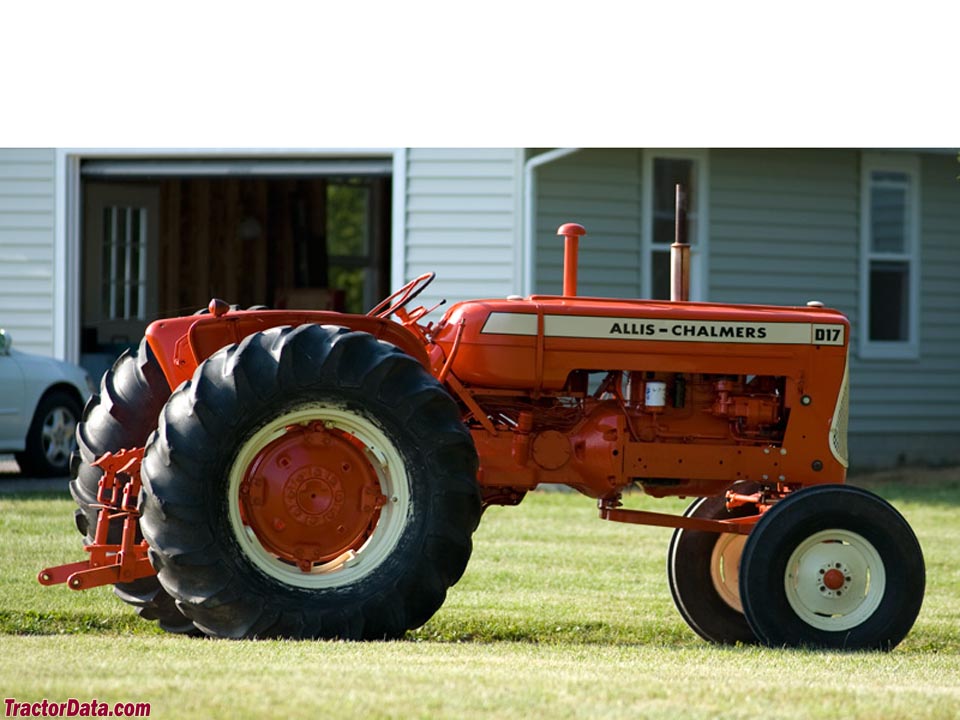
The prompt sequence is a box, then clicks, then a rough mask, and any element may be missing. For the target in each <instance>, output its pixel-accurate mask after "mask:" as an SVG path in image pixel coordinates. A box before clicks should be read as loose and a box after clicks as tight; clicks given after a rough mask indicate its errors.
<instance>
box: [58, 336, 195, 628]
mask: <svg viewBox="0 0 960 720" xmlns="http://www.w3.org/2000/svg"><path fill="white" fill-rule="evenodd" d="M169 396H170V387H169V386H168V385H167V380H166V378H165V377H164V375H163V372H162V371H161V369H160V365H159V363H157V360H156V358H154V356H153V351H152V350H150V346H149V345H148V344H147V341H146V339H144V340H142V341H141V342H140V348H139V350H138V351H137V352H130V351H127V352H125V353H124V354H123V355H121V356H120V357H119V358H118V359H117V361H116V362H115V363H114V365H113V368H111V369H110V370H108V371H107V372H106V373H105V374H104V376H103V379H102V380H101V383H100V394H99V395H94V396H93V397H91V398H90V400H89V401H88V402H87V406H86V407H85V408H84V410H83V420H82V422H81V423H80V425H79V426H78V427H77V445H78V454H77V455H75V456H74V457H73V458H72V461H71V474H72V476H73V479H72V480H71V481H70V494H71V495H73V499H74V500H76V502H77V505H78V506H79V507H78V509H77V510H76V511H75V515H76V517H75V521H76V525H77V530H79V531H80V533H81V534H82V535H83V536H84V544H90V543H92V542H93V534H94V531H95V530H96V527H97V515H98V512H99V510H98V508H96V507H94V506H95V505H96V504H97V486H98V484H99V482H100V478H101V477H102V476H103V471H101V470H100V468H96V467H93V465H92V464H91V463H93V461H94V460H96V459H97V458H98V457H99V456H101V455H103V454H104V453H107V452H116V451H118V450H123V449H128V448H134V447H143V446H144V445H145V444H146V442H147V437H148V436H149V435H150V433H151V432H152V431H153V430H154V428H156V425H157V417H158V416H159V415H160V410H161V409H162V408H163V404H164V403H165V402H166V400H167V398H168V397H169ZM122 530H123V521H122V520H121V519H119V518H117V519H115V520H113V521H112V522H111V523H110V530H109V532H108V534H107V540H108V542H111V543H119V542H120V536H121V532H122ZM138 539H139V538H138ZM114 593H115V594H116V595H117V597H119V598H120V599H121V600H123V601H124V602H125V603H128V604H129V605H133V606H134V607H135V608H136V611H137V614H138V615H139V616H140V617H142V618H143V619H144V620H156V621H158V622H159V624H160V627H162V628H163V629H164V630H167V631H168V632H172V633H193V632H196V628H195V627H194V626H193V623H192V622H190V620H188V619H187V618H186V617H184V616H183V614H182V613H181V612H180V611H179V610H177V608H176V606H175V605H174V603H173V599H172V598H171V597H170V596H168V595H167V594H166V592H164V590H163V588H161V587H160V582H159V581H158V580H157V578H156V576H149V577H144V578H140V579H138V580H135V581H134V582H130V583H117V584H116V585H115V586H114Z"/></svg>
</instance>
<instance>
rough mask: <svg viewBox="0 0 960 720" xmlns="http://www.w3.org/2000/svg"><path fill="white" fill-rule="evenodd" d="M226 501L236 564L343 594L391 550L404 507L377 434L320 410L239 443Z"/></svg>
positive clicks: (303, 411)
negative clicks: (240, 559) (245, 562)
mask: <svg viewBox="0 0 960 720" xmlns="http://www.w3.org/2000/svg"><path fill="white" fill-rule="evenodd" d="M258 480H259V482H258ZM228 493H229V495H228V498H229V503H228V507H229V522H230V527H231V530H232V531H233V535H234V538H235V539H236V541H237V543H238V544H239V546H240V548H241V549H242V550H243V552H244V555H245V556H246V557H247V558H248V559H249V561H250V562H251V563H252V564H253V565H254V566H255V567H257V568H258V569H259V570H260V571H261V572H263V573H265V574H266V575H268V576H269V577H271V578H273V579H275V580H279V581H280V582H283V583H285V584H287V585H291V586H294V587H302V588H324V587H337V586H343V585H346V584H349V583H351V582H355V581H357V580H360V579H361V578H363V577H365V576H366V575H368V574H369V573H370V572H372V571H373V570H374V569H375V568H377V567H378V566H379V565H381V564H382V563H383V562H384V561H385V560H386V559H387V558H388V557H389V556H390V554H391V553H392V551H393V550H394V548H395V547H396V545H397V543H398V542H399V541H400V537H401V535H402V532H403V529H404V527H405V526H406V518H407V514H408V512H409V510H410V506H411V500H410V490H409V482H408V476H407V472H406V468H405V466H404V463H403V460H402V458H401V457H400V454H399V452H398V451H397V449H396V447H395V446H394V444H393V443H392V442H391V441H390V440H389V438H388V437H387V436H386V434H385V433H384V432H383V430H381V429H380V427H378V426H377V425H376V424H375V423H373V422H372V421H371V420H369V419H368V418H366V417H364V416H362V415H358V414H356V413H354V412H350V411H348V410H346V409H344V408H341V407H335V406H329V405H323V404H309V405H301V406H298V407H297V408H294V409H293V410H290V411H287V412H285V413H283V414H282V415H280V416H278V417H276V418H274V419H272V420H271V421H269V422H268V423H267V424H266V425H264V426H263V427H262V428H260V429H259V430H258V431H257V432H255V433H254V434H253V435H252V436H251V437H250V438H249V439H248V440H247V441H246V442H244V444H243V445H242V446H241V448H240V450H239V452H238V453H237V456H236V459H235V460H234V462H233V464H232V465H231V468H230V474H229V486H228Z"/></svg>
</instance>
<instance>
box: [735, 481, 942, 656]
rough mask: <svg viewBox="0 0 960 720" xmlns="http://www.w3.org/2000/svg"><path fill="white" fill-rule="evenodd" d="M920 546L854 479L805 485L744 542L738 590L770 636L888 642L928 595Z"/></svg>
mask: <svg viewBox="0 0 960 720" xmlns="http://www.w3.org/2000/svg"><path fill="white" fill-rule="evenodd" d="M925 582H926V574H925V570H924V562H923V552H922V551H921V549H920V544H919V543H918V542H917V538H916V536H915V535H914V534H913V530H911V528H910V526H909V525H908V524H907V521H906V520H904V518H903V516H902V515H900V513H898V512H897V511H896V510H895V509H894V508H893V506H891V505H890V504H889V503H887V502H886V501H885V500H883V499H882V498H879V497H877V496H876V495H874V494H872V493H869V492H867V491H866V490H861V489H860V488H855V487H851V486H849V485H821V486H816V487H810V488H806V489H803V490H799V491H797V492H795V493H793V494H792V495H790V496H788V497H787V498H786V499H784V500H782V501H780V502H779V503H777V504H776V505H774V506H773V507H772V508H771V509H770V510H768V511H767V512H766V513H765V514H764V516H763V518H761V519H760V520H759V521H758V522H757V526H756V527H755V528H754V530H753V532H752V533H751V534H750V536H749V539H748V540H747V544H746V546H745V547H744V550H743V558H742V560H741V569H740V596H741V598H742V600H743V607H744V612H745V614H746V617H747V620H748V622H749V623H750V626H751V627H752V628H753V630H754V632H755V633H756V634H757V636H758V637H759V638H760V639H761V640H762V641H763V642H764V643H765V644H767V645H770V646H774V647H782V646H791V647H815V648H833V649H839V650H890V649H892V648H894V647H895V646H896V645H897V644H898V643H899V642H900V641H901V640H903V638H904V637H905V636H906V634H907V633H908V632H909V631H910V628H911V627H912V626H913V623H914V621H915V620H916V618H917V614H918V613H919V612H920V606H921V605H922V604H923V594H924V585H925Z"/></svg>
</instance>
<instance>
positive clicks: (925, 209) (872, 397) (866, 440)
mask: <svg viewBox="0 0 960 720" xmlns="http://www.w3.org/2000/svg"><path fill="white" fill-rule="evenodd" d="M918 168H919V169H918V181H919V183H920V185H921V192H920V219H919V224H920V227H921V232H922V234H921V251H920V254H921V257H922V265H921V267H920V268H919V272H920V278H919V307H918V310H919V313H920V315H921V318H922V320H921V322H920V327H919V333H920V334H919V344H918V355H917V357H916V358H915V359H912V360H904V359H896V358H888V359H883V358H876V359H868V360H862V361H857V360H855V362H854V363H853V375H852V378H853V379H854V381H855V384H853V385H852V387H851V394H852V399H853V400H854V405H853V408H854V409H855V410H856V414H855V416H853V417H852V418H851V430H854V428H855V429H856V432H857V433H858V434H863V435H864V437H863V438H860V439H859V440H860V441H861V442H862V443H863V444H864V445H865V446H866V447H869V448H875V452H876V453H877V457H878V458H880V459H883V460H886V461H888V462H889V461H896V460H897V459H898V457H897V456H898V455H900V454H902V455H903V456H904V458H905V459H906V460H907V461H910V460H913V459H923V460H926V461H930V462H941V461H944V460H951V459H952V460H953V461H956V460H957V459H958V455H960V452H958V444H957V438H958V437H960V410H958V408H960V361H958V358H960V283H958V282H957V278H958V277H960V187H958V183H957V180H956V177H957V174H958V173H957V163H956V159H955V157H952V156H943V155H922V156H920V158H919V165H918ZM891 447H892V448H894V449H895V455H894V457H892V458H886V457H884V455H883V453H884V452H890V449H889V448H891ZM865 459H867V458H865ZM869 464H882V463H879V462H878V463H869Z"/></svg>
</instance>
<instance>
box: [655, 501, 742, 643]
mask: <svg viewBox="0 0 960 720" xmlns="http://www.w3.org/2000/svg"><path fill="white" fill-rule="evenodd" d="M755 513H756V508H755V507H753V506H747V505H743V506H741V507H739V508H736V509H734V510H733V511H730V510H727V506H726V500H725V498H724V496H722V495H721V496H717V497H705V498H700V499H698V500H695V501H694V502H693V503H692V504H691V505H690V506H689V507H688V508H687V510H686V512H684V513H683V515H684V517H693V518H704V519H707V520H728V519H732V518H740V517H746V516H748V515H753V514H755ZM746 537H747V536H744V535H739V534H736V533H711V532H703V531H700V530H684V529H682V528H677V529H676V530H675V531H674V532H673V536H672V537H671V539H670V547H669V549H668V550H667V578H668V581H669V583H670V593H671V595H672V596H673V602H674V604H675V605H676V606H677V610H678V611H679V612H680V615H681V617H683V619H684V620H685V621H686V623H687V625H689V626H690V628H691V629H692V630H693V631H694V632H695V633H697V635H699V636H700V637H702V638H703V639H704V640H709V641H710V642H715V643H721V644H729V645H732V644H735V643H738V642H740V643H750V644H752V643H756V642H757V638H756V636H755V635H754V634H753V630H751V629H750V625H749V624H748V623H747V619H746V618H745V617H744V615H743V605H742V604H741V602H740V588H739V566H740V555H741V553H742V551H743V545H744V542H745V541H746Z"/></svg>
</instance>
